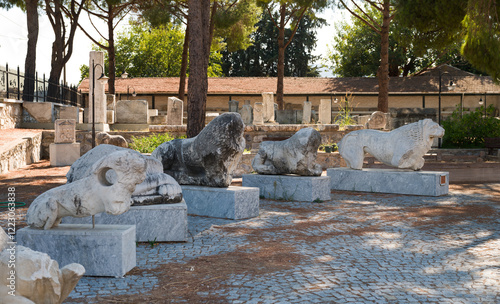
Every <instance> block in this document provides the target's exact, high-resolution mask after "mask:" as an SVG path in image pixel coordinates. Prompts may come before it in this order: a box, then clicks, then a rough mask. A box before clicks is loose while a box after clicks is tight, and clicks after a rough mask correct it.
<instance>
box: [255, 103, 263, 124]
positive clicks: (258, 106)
mask: <svg viewBox="0 0 500 304" xmlns="http://www.w3.org/2000/svg"><path fill="white" fill-rule="evenodd" d="M253 106H254V109H253V124H254V125H263V124H264V105H263V104H262V102H256V103H255V104H254V105H253Z"/></svg>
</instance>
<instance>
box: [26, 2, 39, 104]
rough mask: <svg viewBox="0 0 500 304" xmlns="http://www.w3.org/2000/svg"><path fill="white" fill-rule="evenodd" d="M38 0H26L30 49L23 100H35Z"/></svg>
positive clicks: (27, 56)
mask: <svg viewBox="0 0 500 304" xmlns="http://www.w3.org/2000/svg"><path fill="white" fill-rule="evenodd" d="M37 8H38V0H26V17H27V23H28V51H27V53H26V60H25V62H24V89H23V100H24V101H33V99H34V95H35V89H36V88H35V87H36V86H35V77H36V75H35V74H36V44H37V42H38V11H37Z"/></svg>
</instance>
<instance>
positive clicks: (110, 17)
mask: <svg viewBox="0 0 500 304" xmlns="http://www.w3.org/2000/svg"><path fill="white" fill-rule="evenodd" d="M109 9H110V12H109V15H108V35H109V37H108V45H109V47H108V59H109V62H108V64H109V67H108V68H109V75H108V77H109V80H108V94H115V74H116V71H115V61H116V60H115V38H114V35H115V33H114V28H113V18H114V15H113V12H112V7H111V6H110V8H109ZM103 69H104V67H103ZM102 72H103V73H104V70H103V71H102Z"/></svg>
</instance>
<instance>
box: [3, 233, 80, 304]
mask: <svg viewBox="0 0 500 304" xmlns="http://www.w3.org/2000/svg"><path fill="white" fill-rule="evenodd" d="M0 230H1V231H0V239H4V238H6V237H7V235H6V234H5V232H4V231H3V229H0ZM1 247H6V249H5V250H3V251H1V250H0V273H2V276H1V278H0V301H1V302H2V303H10V304H28V303H62V302H63V301H64V299H66V298H67V297H68V295H69V294H70V293H71V291H72V290H73V289H74V288H75V286H76V284H77V283H78V281H79V280H80V278H81V277H82V276H83V274H84V273H85V268H84V267H83V266H82V265H80V264H77V263H71V264H68V265H65V266H64V267H63V268H61V269H59V265H58V263H57V262H56V261H54V260H52V259H51V258H50V256H48V255H47V254H45V253H41V252H37V251H33V250H31V249H30V248H27V247H24V246H21V245H15V247H13V249H12V248H11V247H10V246H7V244H6V241H4V242H3V244H2V242H0V248H1ZM12 255H15V258H14V259H12ZM13 260H14V261H15V264H13V263H12V261H13ZM9 265H15V268H14V267H9ZM12 283H14V284H12Z"/></svg>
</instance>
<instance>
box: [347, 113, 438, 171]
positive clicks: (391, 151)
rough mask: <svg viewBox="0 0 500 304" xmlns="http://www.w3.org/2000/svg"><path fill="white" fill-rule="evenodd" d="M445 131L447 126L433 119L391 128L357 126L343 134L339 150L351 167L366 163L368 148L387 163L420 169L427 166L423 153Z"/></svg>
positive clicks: (377, 157) (372, 153)
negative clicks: (360, 127) (389, 129)
mask: <svg viewBox="0 0 500 304" xmlns="http://www.w3.org/2000/svg"><path fill="white" fill-rule="evenodd" d="M443 135H444V129H443V128H442V127H441V126H440V125H438V124H437V123H435V122H433V121H432V120H431V119H424V120H420V121H418V122H414V123H411V124H408V125H406V126H402V127H400V128H397V129H395V130H392V131H390V132H383V131H377V130H358V131H354V132H351V133H349V134H347V135H346V136H344V137H343V138H342V140H341V141H340V143H339V153H340V155H341V156H342V157H343V158H344V160H345V161H346V164H347V166H349V167H350V168H352V169H357V170H360V169H361V168H362V167H363V159H364V156H365V152H366V153H370V154H371V155H373V156H374V157H375V158H376V159H378V160H379V161H381V162H382V163H384V164H386V165H388V166H392V167H397V168H400V169H412V170H420V169H421V168H422V167H423V166H424V158H423V156H424V155H425V153H427V151H429V150H430V149H431V146H432V142H433V139H434V138H440V137H443Z"/></svg>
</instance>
